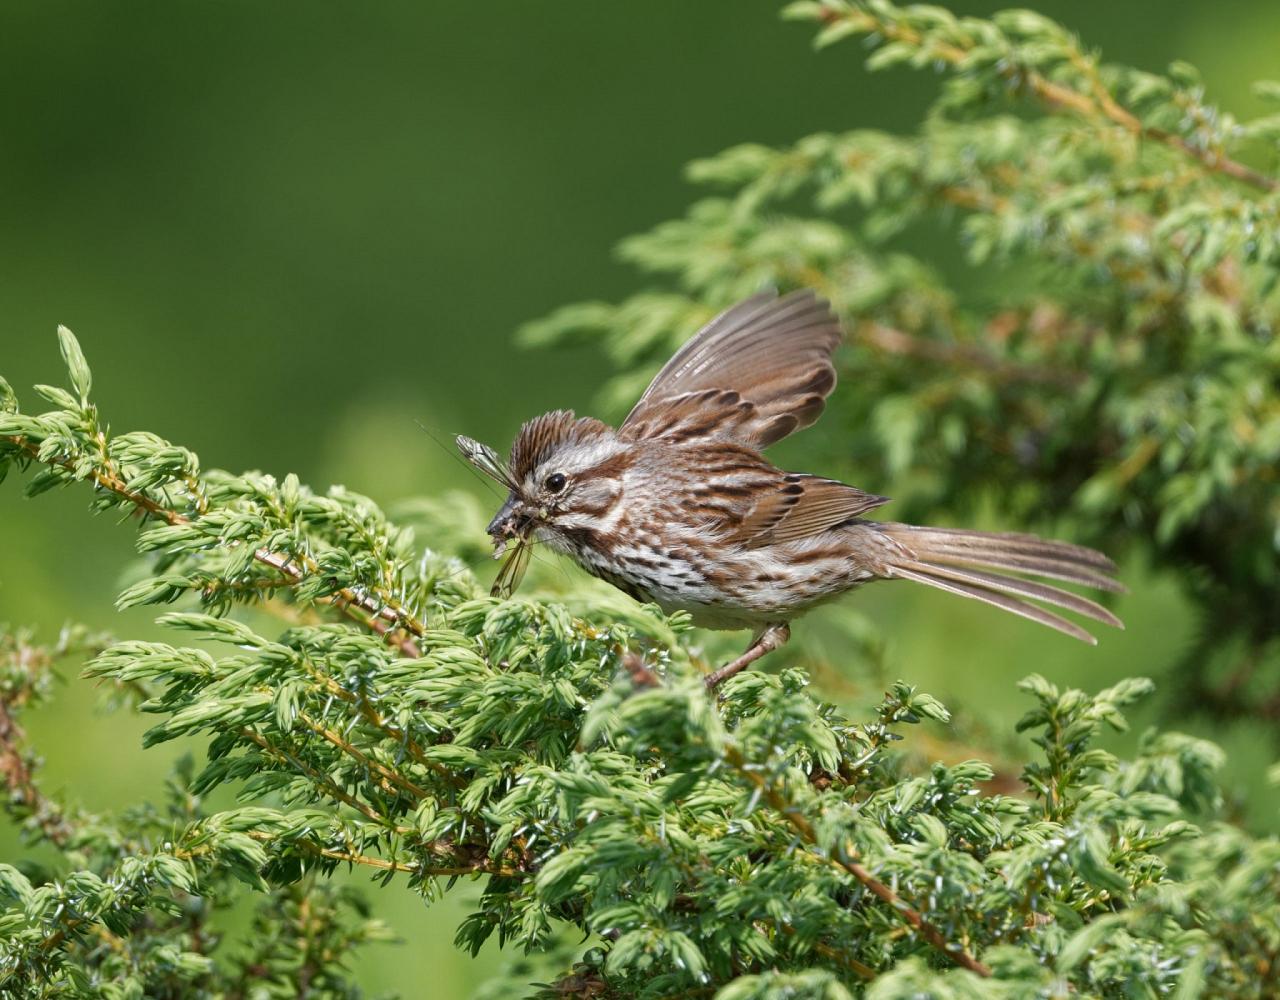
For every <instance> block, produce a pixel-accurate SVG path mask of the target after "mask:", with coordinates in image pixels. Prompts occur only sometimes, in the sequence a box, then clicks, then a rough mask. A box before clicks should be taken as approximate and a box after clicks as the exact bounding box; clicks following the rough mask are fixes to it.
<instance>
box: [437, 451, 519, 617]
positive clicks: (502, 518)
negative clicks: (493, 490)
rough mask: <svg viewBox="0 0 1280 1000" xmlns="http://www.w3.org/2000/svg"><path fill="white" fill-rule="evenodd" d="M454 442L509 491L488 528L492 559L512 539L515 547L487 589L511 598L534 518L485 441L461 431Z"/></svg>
mask: <svg viewBox="0 0 1280 1000" xmlns="http://www.w3.org/2000/svg"><path fill="white" fill-rule="evenodd" d="M456 441H457V444H458V450H459V451H460V452H462V455H463V457H464V458H465V459H466V460H467V461H468V462H470V463H471V464H472V465H474V466H475V467H476V468H477V469H479V470H480V471H481V472H483V473H484V474H485V475H487V476H489V477H490V478H492V479H494V480H496V481H497V482H498V483H500V484H501V485H503V486H505V487H506V488H507V489H508V490H510V491H511V493H510V495H509V496H508V497H507V500H506V502H505V503H504V504H503V505H502V509H501V510H499V511H498V513H497V514H495V515H494V518H493V520H492V521H490V522H489V527H488V529H487V530H488V533H489V537H490V538H492V539H493V558H495V559H501V558H502V557H503V555H504V554H506V551H507V547H508V546H509V545H510V543H511V542H512V541H513V540H514V541H515V543H516V547H515V549H514V550H513V551H512V552H511V554H510V555H509V556H507V561H506V562H505V563H503V564H502V568H501V569H500V570H498V578H497V579H496V580H494V582H493V588H492V590H491V591H490V593H491V594H492V595H493V596H494V597H510V596H511V594H512V593H513V592H514V591H515V589H516V588H517V587H518V586H520V580H521V578H522V577H523V576H524V571H525V568H526V567H527V566H528V565H529V555H530V553H531V552H532V551H533V539H532V538H531V537H530V534H531V530H532V528H533V517H532V516H531V515H530V514H529V512H528V511H527V510H526V509H525V507H524V504H523V503H521V502H520V500H519V498H518V496H517V494H518V492H519V491H518V490H517V489H516V482H515V478H514V477H513V476H512V475H511V470H510V469H508V468H507V465H506V463H505V462H503V461H502V459H500V458H499V457H498V455H497V452H495V451H494V450H493V449H492V448H490V447H489V446H488V445H487V444H481V443H480V442H479V441H475V440H473V439H472V438H469V437H466V436H465V435H462V434H459V435H458V437H457V438H456Z"/></svg>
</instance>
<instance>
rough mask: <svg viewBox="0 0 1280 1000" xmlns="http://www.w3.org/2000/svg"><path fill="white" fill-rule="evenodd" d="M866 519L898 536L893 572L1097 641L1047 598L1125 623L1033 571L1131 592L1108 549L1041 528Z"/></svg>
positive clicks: (886, 570)
mask: <svg viewBox="0 0 1280 1000" xmlns="http://www.w3.org/2000/svg"><path fill="white" fill-rule="evenodd" d="M864 523H865V524H867V525H868V526H872V525H874V527H876V528H877V529H879V530H880V531H881V532H883V534H884V535H886V536H887V537H888V538H889V539H891V540H892V541H893V542H894V543H896V544H894V545H892V546H889V547H888V549H889V553H887V554H886V555H887V558H886V565H885V566H884V567H883V575H884V576H885V577H886V578H888V579H902V580H914V581H915V582H916V583H923V584H927V585H928V586H930V587H937V588H938V589H939V590H946V591H949V592H950V593H952V594H959V595H960V596H961V597H972V598H974V599H975V600H979V601H985V602H986V603H988V604H993V605H995V606H996V607H998V608H1003V609H1004V610H1005V611H1011V612H1012V613H1013V614H1015V615H1021V616H1022V617H1023V618H1030V619H1031V620H1032V621H1035V622H1039V623H1040V624H1042V625H1048V626H1049V627H1050V628H1053V629H1057V630H1058V631H1059V632H1064V633H1066V634H1067V635H1069V636H1071V637H1073V638H1075V639H1079V640H1081V641H1082V642H1087V643H1090V644H1096V643H1097V641H1098V640H1097V639H1095V638H1094V637H1093V636H1092V635H1090V634H1089V633H1088V632H1086V631H1085V630H1084V629H1082V628H1081V627H1080V626H1079V625H1076V624H1075V623H1074V622H1071V621H1068V620H1067V619H1066V618H1063V617H1062V616H1061V615H1059V614H1056V613H1055V612H1053V611H1049V610H1047V609H1046V608H1043V607H1040V604H1048V605H1051V606H1053V607H1057V608H1063V609H1065V610H1067V611H1072V612H1075V613H1076V614H1078V615H1083V616H1084V617H1086V618H1092V619H1093V620H1094V621H1099V622H1103V623H1105V624H1107V625H1113V626H1115V627H1116V628H1124V625H1123V624H1122V623H1121V621H1120V619H1119V618H1117V617H1116V616H1115V615H1113V614H1112V613H1111V612H1110V611H1108V610H1107V609H1106V608H1104V607H1102V606H1101V605H1100V604H1096V603H1095V602H1093V601H1091V600H1089V599H1087V598H1084V597H1081V596H1080V595H1079V594H1074V593H1071V592H1070V591H1067V590H1063V589H1062V588H1061V587H1053V586H1050V585H1049V584H1047V583H1041V582H1040V581H1038V580H1031V579H1027V577H1029V576H1030V577H1037V576H1038V577H1043V578H1047V579H1050V580H1062V581H1065V582H1067V583H1075V584H1080V585H1081V586H1085V587H1091V588H1094V589H1096V590H1110V591H1118V592H1123V591H1124V590H1125V588H1124V586H1123V585H1122V584H1121V583H1119V582H1118V581H1117V580H1115V579H1114V578H1113V574H1114V573H1115V570H1116V567H1115V563H1113V562H1112V561H1111V560H1110V559H1108V558H1107V557H1106V556H1104V555H1103V554H1102V553H1101V552H1096V551H1094V550H1093V549H1087V548H1085V547H1084V546H1082V545H1072V544H1070V543H1069V542H1055V541H1049V540H1047V539H1044V538H1038V537H1036V536H1035V535H1021V534H1013V533H1008V532H988V531H960V530H956V529H951V528H918V527H915V526H914V525H910V524H894V523H888V522H883V521H882V522H879V523H876V522H864ZM1032 601H1036V602H1039V603H1036V604H1032V603H1030V602H1032Z"/></svg>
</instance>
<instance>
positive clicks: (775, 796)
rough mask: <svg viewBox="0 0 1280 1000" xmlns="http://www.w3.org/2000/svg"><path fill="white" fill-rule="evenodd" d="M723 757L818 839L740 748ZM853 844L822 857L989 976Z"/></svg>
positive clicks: (952, 955) (812, 840) (807, 836)
mask: <svg viewBox="0 0 1280 1000" xmlns="http://www.w3.org/2000/svg"><path fill="white" fill-rule="evenodd" d="M724 756H725V760H727V761H728V762H729V764H730V765H732V766H733V768H734V769H735V770H736V771H737V772H738V773H739V774H741V775H742V776H743V777H744V778H746V779H747V780H748V781H749V782H751V784H753V785H755V786H756V788H758V789H759V790H760V793H761V795H762V796H763V797H764V799H765V801H767V802H768V803H769V805H770V806H772V807H773V808H774V809H775V810H776V811H777V812H778V814H779V815H781V816H783V817H785V818H786V820H787V822H789V823H790V824H791V826H792V827H793V828H794V829H795V831H796V832H797V833H798V834H799V835H800V837H801V838H802V839H803V840H804V841H806V842H807V843H809V844H811V845H816V844H817V843H818V837H817V834H816V833H815V831H814V829H813V824H812V823H810V822H809V819H808V817H807V816H805V815H804V814H803V813H801V812H800V811H799V810H798V809H796V808H795V807H794V806H793V805H792V804H791V803H790V802H788V801H787V799H786V798H785V797H784V796H783V795H782V793H780V792H779V791H778V789H777V788H776V787H774V785H773V784H772V783H771V782H769V781H767V780H766V779H765V776H764V775H763V774H761V773H760V771H759V770H756V769H753V768H749V767H747V760H746V758H745V757H743V755H742V752H741V751H740V750H739V749H738V748H737V747H735V746H732V745H730V746H727V747H726V748H725V750H724ZM856 855H857V848H855V847H854V846H853V844H852V843H846V844H845V845H844V850H843V856H841V857H827V858H824V859H823V860H825V861H827V862H828V863H830V864H831V865H834V866H836V867H838V868H842V869H843V870H844V871H846V872H848V873H849V874H850V875H852V876H853V877H854V878H856V879H857V880H858V881H859V882H861V883H862V885H863V886H865V887H866V888H867V889H869V890H870V891H871V892H872V893H873V894H874V895H875V896H876V897H877V898H878V899H880V900H882V901H883V902H885V903H887V904H888V905H889V906H890V907H892V908H893V911H894V912H895V913H896V914H897V915H898V916H899V917H901V918H902V919H903V920H905V921H906V922H907V923H908V924H910V925H911V927H912V928H913V929H914V930H915V932H916V933H917V934H919V935H920V936H921V937H922V938H924V940H925V941H926V942H928V943H929V944H930V945H931V946H932V947H934V948H936V949H937V950H938V951H940V952H942V953H943V954H944V955H946V956H947V957H948V958H949V959H951V961H953V962H955V963H956V964H957V965H960V966H963V967H964V968H966V969H968V970H969V971H970V972H973V973H976V974H977V975H979V976H982V977H983V978H984V979H989V978H990V977H991V969H990V967H989V966H987V965H984V964H983V963H982V962H980V961H978V960H977V959H976V958H974V957H973V956H972V955H970V954H969V953H968V952H967V951H965V950H964V948H962V947H960V946H959V945H955V944H951V943H950V942H948V941H947V939H946V938H945V937H943V936H942V932H941V931H939V930H938V929H937V928H936V927H934V926H933V925H932V924H931V923H929V922H928V921H927V920H925V918H924V917H923V916H921V914H920V912H919V911H918V910H916V909H914V908H913V907H911V906H910V905H909V904H908V903H907V902H906V901H905V900H903V899H902V897H900V896H899V895H898V894H897V893H896V892H894V891H893V890H892V889H890V888H889V887H888V886H887V885H885V884H884V883H883V882H881V881H880V880H879V879H878V878H876V877H875V876H874V875H872V874H871V872H869V871H868V870H867V869H866V868H865V867H864V866H863V865H862V864H860V863H859V862H858V861H855V860H854V858H855V857H856Z"/></svg>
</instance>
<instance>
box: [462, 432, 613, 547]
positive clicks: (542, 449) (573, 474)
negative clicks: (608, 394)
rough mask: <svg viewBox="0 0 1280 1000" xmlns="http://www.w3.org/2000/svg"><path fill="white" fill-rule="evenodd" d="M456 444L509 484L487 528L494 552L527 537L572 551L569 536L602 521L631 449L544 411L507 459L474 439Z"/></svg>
mask: <svg viewBox="0 0 1280 1000" xmlns="http://www.w3.org/2000/svg"><path fill="white" fill-rule="evenodd" d="M457 441H458V448H459V450H460V451H461V452H462V454H463V455H464V456H465V457H466V459H467V460H468V461H469V462H471V464H472V465H474V466H475V467H476V468H478V469H480V470H481V471H482V472H484V473H485V474H487V475H489V476H490V477H492V478H493V479H495V480H496V481H497V482H498V483H500V484H501V485H503V486H505V487H506V488H507V499H506V501H505V502H504V503H503V505H502V507H501V508H500V509H499V511H498V513H497V514H495V515H494V517H493V520H492V521H490V522H489V528H488V531H489V535H490V537H491V538H492V539H493V541H494V545H495V547H496V549H497V554H499V555H500V554H501V553H502V552H503V550H504V549H505V548H506V546H507V543H509V542H511V541H526V540H529V539H531V538H537V539H538V540H540V541H546V542H548V543H549V544H550V545H552V546H553V547H555V548H558V549H562V550H569V549H570V548H572V546H571V545H570V544H569V537H570V536H571V535H573V534H574V533H575V532H582V531H584V530H586V531H590V530H596V529H598V528H599V527H600V526H601V525H602V524H603V523H605V519H606V518H607V517H608V514H609V512H610V511H611V510H612V509H613V507H614V505H615V504H616V503H617V501H618V499H619V498H620V497H621V494H622V474H623V472H624V471H625V469H626V467H627V466H628V465H629V464H630V456H629V454H628V450H629V449H628V446H627V444H626V442H624V441H622V440H621V439H619V437H618V435H617V434H616V433H615V432H614V431H613V429H612V428H610V427H608V426H607V425H605V424H603V423H601V422H600V421H599V420H595V419H592V418H590V417H582V418H578V417H576V416H575V415H574V414H573V413H572V412H571V411H568V410H554V411H553V412H551V413H544V414H543V415H542V416H540V417H535V418H534V419H533V420H530V421H529V422H528V423H526V424H525V425H524V426H523V427H521V428H520V433H519V434H518V435H516V440H515V444H513V445H512V446H511V455H510V457H509V458H508V459H507V461H506V462H502V461H501V460H500V459H499V458H498V456H497V454H496V453H495V452H494V451H493V449H492V448H489V447H487V446H486V445H482V444H480V443H479V442H477V441H473V440H471V438H467V437H461V436H460V437H459V438H458V439H457Z"/></svg>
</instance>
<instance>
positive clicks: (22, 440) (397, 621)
mask: <svg viewBox="0 0 1280 1000" xmlns="http://www.w3.org/2000/svg"><path fill="white" fill-rule="evenodd" d="M0 442H3V443H5V444H11V445H16V446H17V447H19V448H21V449H22V450H23V451H25V452H26V453H27V454H28V455H29V456H30V457H31V458H33V459H34V460H36V461H38V462H39V461H43V463H44V464H46V465H56V466H58V467H59V468H62V469H67V470H68V471H71V472H73V473H74V471H75V463H74V462H73V461H71V460H70V459H58V458H55V459H46V460H41V458H40V449H39V446H38V445H36V444H34V443H32V442H31V441H30V440H29V439H27V438H26V437H23V436H21V435H4V436H0ZM87 478H89V479H90V480H92V481H93V482H94V483H95V484H96V485H98V486H100V487H101V488H102V489H104V490H107V491H109V492H111V493H114V494H115V495H116V496H118V497H120V498H121V499H123V500H127V501H128V502H129V503H131V504H133V505H134V506H135V507H137V508H138V509H139V510H141V511H144V512H145V513H147V514H150V515H151V516H153V517H157V518H159V519H160V520H162V521H164V522H165V523H166V524H172V525H180V524H190V523H191V522H192V518H189V517H187V516H185V515H184V514H180V513H178V512H177V511H176V510H173V509H171V508H169V507H166V506H164V505H163V504H160V503H157V502H156V501H155V500H153V499H151V498H150V497H148V496H146V495H145V494H143V493H139V492H138V491H136V490H131V489H129V487H128V484H126V483H125V482H124V480H122V479H121V478H120V477H119V475H117V474H116V473H115V472H114V471H113V470H110V469H106V470H104V469H93V470H92V471H90V472H89V474H88V477H87ZM253 558H254V559H255V560H256V561H257V562H259V563H261V564H262V565H264V566H270V567H271V568H272V569H275V570H277V571H278V572H280V573H281V574H282V575H283V576H285V577H287V578H288V579H289V580H290V581H291V582H293V583H300V582H301V581H302V580H303V579H304V578H305V576H306V575H307V573H314V572H316V571H317V570H318V568H319V567H318V566H317V565H316V563H315V561H314V560H313V559H312V558H311V557H310V556H307V555H301V556H297V557H294V556H286V555H284V554H283V553H280V552H272V551H271V550H270V549H266V548H259V549H256V550H255V551H254V553H253ZM298 562H300V563H301V564H302V567H301V568H300V567H299V566H298V565H297V563H298ZM318 601H319V602H320V603H325V604H330V605H332V606H333V607H335V608H336V609H337V610H338V611H339V613H341V614H342V615H344V616H345V617H347V618H350V619H351V620H353V621H355V622H357V623H359V624H360V625H362V626H363V627H365V628H369V629H372V630H373V631H374V632H376V633H377V634H378V635H380V636H382V637H383V638H384V639H386V641H387V642H388V644H390V645H393V646H395V647H396V648H397V649H398V650H400V652H401V653H403V654H404V655H405V656H407V657H412V658H415V659H416V658H417V657H419V656H421V655H422V653H421V650H419V648H418V646H417V643H415V642H414V641H413V637H414V636H417V637H421V636H422V635H423V634H424V633H425V631H426V629H425V627H424V626H423V625H422V623H421V622H419V621H418V620H417V619H416V618H414V617H413V616H412V615H411V614H409V613H408V612H407V611H405V610H404V609H403V608H401V607H399V606H398V605H397V604H396V602H395V601H393V600H385V601H379V600H376V599H375V598H373V597H371V596H369V595H367V594H366V595H362V594H359V593H357V592H356V591H354V590H352V589H350V588H349V587H343V588H342V589H340V590H338V591H337V592H336V593H335V594H333V595H331V596H329V597H322V598H318ZM356 608H359V609H360V610H362V611H364V612H365V613H366V614H367V615H368V616H369V617H368V618H366V617H365V616H364V615H361V614H359V613H357V612H356V611H355V609H356ZM397 631H403V632H407V633H409V635H396V634H395V633H396V632H397Z"/></svg>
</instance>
